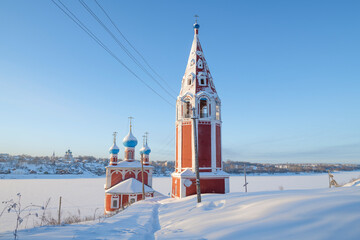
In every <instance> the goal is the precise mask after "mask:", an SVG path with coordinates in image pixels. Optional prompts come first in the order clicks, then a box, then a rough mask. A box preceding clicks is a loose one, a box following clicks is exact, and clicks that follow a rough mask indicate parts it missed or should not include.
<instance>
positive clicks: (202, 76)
mask: <svg viewBox="0 0 360 240" xmlns="http://www.w3.org/2000/svg"><path fill="white" fill-rule="evenodd" d="M199 84H200V86H205V85H206V77H205V76H204V75H200V76H199Z"/></svg>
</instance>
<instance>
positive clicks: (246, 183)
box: [244, 164, 249, 192]
mask: <svg viewBox="0 0 360 240" xmlns="http://www.w3.org/2000/svg"><path fill="white" fill-rule="evenodd" d="M244 177H245V184H244V187H245V192H247V185H248V184H249V183H248V182H247V181H246V164H244Z"/></svg>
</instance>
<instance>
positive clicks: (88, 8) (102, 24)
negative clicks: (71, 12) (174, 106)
mask: <svg viewBox="0 0 360 240" xmlns="http://www.w3.org/2000/svg"><path fill="white" fill-rule="evenodd" d="M79 2H80V3H81V5H82V6H83V7H84V8H85V10H86V11H88V12H89V13H90V15H91V16H92V17H93V18H94V19H95V20H96V21H97V22H98V23H99V24H100V25H101V26H102V27H103V28H104V29H105V30H106V31H107V32H108V33H109V34H110V36H111V37H112V38H113V39H114V40H115V42H116V43H117V44H118V45H119V46H120V47H121V49H122V50H123V51H124V52H125V53H126V54H127V55H128V56H129V57H130V58H131V59H132V60H133V61H134V62H135V64H136V65H137V66H138V67H139V68H140V69H141V70H143V71H144V72H145V73H146V74H147V75H148V76H149V77H150V78H151V79H152V80H154V81H155V82H156V83H157V84H158V85H159V86H160V87H161V88H162V89H163V90H164V91H165V92H166V93H167V94H168V95H169V96H170V97H171V98H173V99H175V100H176V97H174V96H173V94H171V93H169V92H168V91H167V90H166V89H165V88H164V87H163V86H162V85H161V83H159V81H157V80H156V79H155V78H154V77H153V76H152V75H151V74H150V73H149V71H148V70H146V68H145V67H144V66H143V65H142V64H141V63H140V62H139V61H138V60H137V59H136V58H135V57H134V55H132V54H131V52H130V51H129V50H128V49H127V48H126V47H125V46H124V45H123V44H122V43H121V42H120V41H119V39H118V38H117V37H116V36H115V35H114V34H113V33H112V32H111V30H110V29H109V28H108V27H107V26H106V25H105V24H104V23H103V22H102V21H101V19H100V18H99V17H98V16H97V15H96V13H94V12H93V11H92V10H91V8H90V7H89V6H88V5H87V4H86V3H85V2H84V1H83V0H79Z"/></svg>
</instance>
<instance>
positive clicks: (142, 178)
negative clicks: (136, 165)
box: [141, 153, 145, 200]
mask: <svg viewBox="0 0 360 240" xmlns="http://www.w3.org/2000/svg"><path fill="white" fill-rule="evenodd" d="M141 182H142V200H145V186H144V154H143V153H141Z"/></svg>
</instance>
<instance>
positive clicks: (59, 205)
mask: <svg viewBox="0 0 360 240" xmlns="http://www.w3.org/2000/svg"><path fill="white" fill-rule="evenodd" d="M60 213H61V196H60V199H59V214H58V225H60V223H61V222H60Z"/></svg>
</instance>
